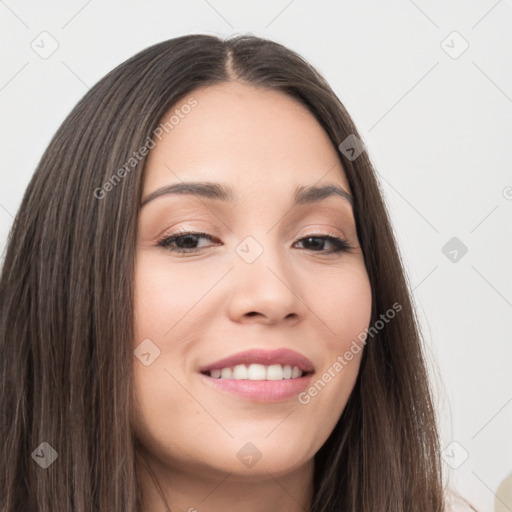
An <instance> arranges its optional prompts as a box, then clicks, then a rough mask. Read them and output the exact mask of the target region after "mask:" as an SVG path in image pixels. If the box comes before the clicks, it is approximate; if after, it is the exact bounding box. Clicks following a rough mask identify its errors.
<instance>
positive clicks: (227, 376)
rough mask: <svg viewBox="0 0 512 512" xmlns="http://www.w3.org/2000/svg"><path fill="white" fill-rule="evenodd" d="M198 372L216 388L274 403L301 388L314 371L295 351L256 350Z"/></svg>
mask: <svg viewBox="0 0 512 512" xmlns="http://www.w3.org/2000/svg"><path fill="white" fill-rule="evenodd" d="M199 373H200V374H201V375H202V376H203V377H204V381H205V382H206V383H207V385H209V386H211V387H212V388H214V389H216V390H219V391H222V392H228V393H232V394H233V393H234V394H237V395H239V396H241V397H243V398H246V399H250V400H252V401H256V402H277V401H281V400H285V399H287V398H290V397H292V396H295V395H297V394H298V393H300V392H301V391H302V390H304V389H305V388H306V386H307V385H308V384H309V382H310V380H311V376H312V375H313V374H314V373H315V370H314V367H313V364H312V363H311V361H310V360H309V359H307V358H306V357H305V356H303V355H302V354H299V353H298V352H295V351H292V350H289V349H278V350H272V351H266V350H257V349H256V350H249V351H246V352H241V353H238V354H235V355H233V356H230V357H227V358H224V359H221V360H219V361H216V362H214V363H211V364H209V365H207V366H205V367H202V368H200V369H199Z"/></svg>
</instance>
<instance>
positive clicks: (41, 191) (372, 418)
mask: <svg viewBox="0 0 512 512" xmlns="http://www.w3.org/2000/svg"><path fill="white" fill-rule="evenodd" d="M234 80H236V81H239V82H242V83H248V84H252V85H254V86H261V87H266V88H272V89H276V90H279V91H282V92H284V93H286V94H288V95H290V96H291V97H293V98H295V99H296V100H297V101H299V102H301V103H302V104H304V105H305V106H306V107H307V108H308V109H309V110H310V111H311V113H312V114H313V115H314V116H315V118H316V119H317V120H318V122H319V123H320V124H321V126H322V127H323V128H324V129H325V131H326V133H327V134H328V136H329V137H330V139H331V141H332V143H333V145H334V146H335V147H336V148H337V147H338V145H339V144H340V143H341V142H343V141H344V140H345V139H346V138H347V137H348V136H350V135H354V136H356V137H358V139H360V140H361V137H360V136H359V134H358V132H357V129H356V127H355V126H354V123H353V122H352V120H351V118H350V116H349V114H348V113H347V111H346V110H345V108H344V106H343V105H342V104H341V102H340V100H339V99H338V98H337V96H336V95H335V94H334V92H333V91H332V90H331V88H330V87H329V85H328V84H327V83H326V81H325V80H324V78H322V76H321V75H320V74H319V73H318V72H317V71H316V70H315V69H314V68H313V67H312V66H311V65H309V64H308V63H307V62H306V61H305V60H304V59H303V58H302V57H300V56H299V55H297V54H296V53H294V52H292V51H291V50H289V49H287V48H285V47H284V46H282V45H280V44H278V43H276V42H273V41H270V40H266V39H262V38H258V37H255V36H252V35H241V36H236V37H231V38H227V39H225V40H222V39H220V38H218V37H214V36H210V35H188V36H183V37H178V38H175V39H171V40H168V41H164V42H162V43H159V44H156V45H154V46H151V47H150V48H147V49H145V50H144V51H141V52H140V53H138V54H137V55H135V56H133V57H132V58H130V59H128V60H127V61H126V62H123V63H122V64H120V65H119V66H117V67H116V68H115V69H114V70H112V71H111V72H110V73H108V74H107V75H106V76H105V77H104V78H103V79H102V80H100V81H99V82H98V83H97V84H96V85H95V86H94V87H93V88H92V89H91V90H90V91H88V93H87V94H86V95H85V96H84V97H83V98H82V99H81V101H80V102H79V103H78V104H77V105H76V107H75V108H74V109H73V111H72V112H71V113H70V114H69V115H68V117H67V118H66V119H65V121H64V122H63V123H62V125H61V126H60V128H59V129H58V131H57V133H56V134H55V136H54V138H53V139H52V141H51V143H50V145H49V147H48V148H47V150H46V152H45V153H44V155H43V157H42V158H41V161H40V162H39V165H38V167H37V170H36V172H35V174H34V176H33V177H32V179H31V181H30V183H29V185H28V187H27V190H26V193H25V195H24V197H23V201H22V203H21V206H20V208H19V211H18V213H17V215H16V218H15V220H14V224H13V226H12V229H11V231H10V234H9V239H8V245H7V250H6V254H5V261H4V265H3V269H2V275H1V281H0V364H1V371H2V377H1V379H2V386H1V390H0V393H1V395H0V400H1V401H0V408H1V415H2V424H1V434H0V446H1V453H0V456H1V460H2V462H1V466H0V488H1V489H4V491H2V496H1V497H0V500H1V501H0V510H1V512H19V511H26V510H32V511H36V510H37V511H40V512H50V511H55V510H58V511H59V512H71V511H76V512H89V511H90V510H101V511H108V512H111V511H121V510H122V511H123V512H136V511H139V510H140V506H141V502H140V498H141V496H140V489H139V483H138V471H137V464H136V450H135V443H136V440H135V439H134V436H133V432H132V431H131V428H130V411H131V410H132V404H133V389H132V373H131V372H132V364H133V358H134V356H133V347H132V345H131V344H130V343H126V340H132V339H133V336H134V330H133V305H134V301H133V277H134V247H135V240H136V232H137V217H138V212H139V208H140V201H141V193H142V182H143V169H144V163H145V159H146V158H145V157H143V158H140V159H137V161H136V163H135V164H134V165H133V169H126V166H125V167H124V169H125V172H124V173H122V174H123V175H122V179H121V177H120V176H119V173H118V178H119V180H118V181H116V182H113V181H112V179H113V171H114V170H116V169H121V168H123V165H124V164H125V163H126V161H127V160H128V159H130V157H132V156H133V155H134V154H135V153H137V152H138V151H139V150H140V148H141V147H143V146H144V145H146V144H147V141H148V138H151V137H153V136H154V131H155V129H156V128H157V126H158V125H159V123H160V121H161V119H162V116H163V115H164V114H165V113H166V112H167V111H168V110H169V109H170V108H171V107H172V106H173V105H175V104H177V103H178V102H179V101H181V100H183V99H184V98H186V97H187V95H190V94H191V93H192V92H193V91H194V90H195V89H196V88H197V87H208V86H210V85H213V84H218V83H222V82H226V81H234ZM338 154H339V158H340V161H341V162H342V165H343V167H344V169H345V172H346V177H347V180H348V183H349V186H350V189H351V191H352V195H353V197H354V202H355V204H354V214H355V222H356V228H357V234H358V238H359V241H360V246H361V248H362V252H363V255H364V259H365V264H366V269H367V272H368V276H369V279H370V283H371V288H372V302H373V304H372V318H371V322H372V324H373V323H374V322H375V321H376V320H378V319H379V314H381V313H382V312H384V311H386V310H388V309H389V308H390V307H391V305H392V304H394V303H399V304H400V305H401V306H402V310H401V311H400V314H397V315H396V317H395V318H394V319H393V321H391V322H389V323H387V325H386V327H385V329H382V330H381V331H380V332H379V333H378V335H376V336H375V337H374V338H372V340H370V341H369V343H368V344H367V346H366V348H365V350H364V352H363V357H362V360H361V366H360V371H359V375H358V378H357V381H356V384H355V387H354V389H353V391H352V394H351V396H350V399H349V401H348V403H347V405H346V407H345V409H344V411H343V413H342V416H341V418H340V420H339V422H338V424H337V425H336V427H335V428H334V430H333V432H332V433H331V435H330V437H329V438H328V440H327V441H326V442H325V444H324V445H323V446H322V447H321V449H320V450H319V451H318V453H317V454H316V455H315V475H314V495H313V504H312V508H311V511H312V512H334V511H355V510H358V511H360V512H363V511H365V512H370V511H371V512H377V511H383V512H384V511H390V510H392V511H393V512H406V511H407V512H409V511H411V510H414V511H422V512H427V511H428V512H440V511H442V510H444V491H443V482H442V476H441V457H440V446H439V439H438V430H437V426H436V422H437V420H436V414H435V410H434V406H433V400H432V396H431V392H430V389H429V384H428V377H427V370H426V365H425V360H424V354H423V349H422V342H421V336H420V331H419V326H418V322H417V320H416V317H415V312H414V309H413V306H412V298H411V294H410V292H409V289H408V285H407V282H406V278H405V274H404V270H403V267H402V263H401V259H400V255H399V252H398V249H397V244H396V241H395V238H394V235H393V232H392V229H391V226H390V221H389V218H388V214H387V212H386V207H385V204H384V202H383V199H382V196H381V192H380V190H379V185H378V183H377V180H376V177H375V172H374V170H373V167H372V163H371V161H370V159H369V156H368V154H367V152H366V151H363V152H362V153H361V154H360V155H359V156H358V157H357V158H355V159H353V158H348V157H347V155H345V154H344V153H343V152H338ZM107 182H109V183H110V184H111V186H110V187H109V192H108V197H103V196H102V194H104V193H98V190H105V184H106V183H107ZM43 442H46V443H48V444H49V445H50V446H51V447H52V448H53V449H54V450H56V452H57V453H58V461H57V463H54V464H51V465H50V466H49V467H48V469H46V470H42V469H41V467H40V466H39V465H38V464H36V463H35V462H34V460H33V458H34V457H35V455H34V451H35V450H36V448H38V447H39V446H40V445H41V443H43ZM38 450H39V451H41V450H43V451H42V452H41V453H44V451H45V450H46V453H44V456H45V457H49V451H48V450H49V447H48V446H47V445H43V446H42V447H41V448H38ZM39 455H40V456H42V455H41V454H39Z"/></svg>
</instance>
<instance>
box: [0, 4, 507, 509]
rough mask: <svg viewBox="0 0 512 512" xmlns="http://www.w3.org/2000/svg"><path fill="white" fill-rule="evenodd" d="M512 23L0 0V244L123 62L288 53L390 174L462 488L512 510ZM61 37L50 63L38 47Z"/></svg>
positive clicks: (383, 10) (470, 7) (500, 14)
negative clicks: (256, 46) (76, 118)
mask: <svg viewBox="0 0 512 512" xmlns="http://www.w3.org/2000/svg"><path fill="white" fill-rule="evenodd" d="M511 22H512V4H511V2H510V0H501V1H496V0H486V1H467V0H466V1H460V0H459V1H451V2H441V1H436V2H427V1H425V0H417V1H415V2H413V1H412V0H390V1H386V2H380V1H378V0H373V1H369V0H366V1H361V0H359V1H355V0H354V1H350V2H348V1H341V2H340V1H334V0H332V1H326V0H324V1H315V2H312V1H306V0H292V1H290V0H276V1H273V2H271V1H259V2H256V1H245V2H235V1H228V0H209V1H206V0H194V1H189V2H184V1H155V0H154V1H127V0H123V1H122V2H121V1H117V2H114V1H99V0H89V1H88V2H87V1H86V0H83V1H75V0H73V1H69V0H67V1H61V2H57V1H47V2H44V3H43V2H36V1H34V0H31V1H28V0H27V1H24V2H15V1H14V0H5V1H0V38H1V44H0V48H1V51H2V65H1V70H0V73H1V74H0V109H1V133H0V140H1V143H2V152H1V155H2V158H1V169H2V170H1V189H0V223H1V228H0V244H1V245H0V249H1V250H2V253H3V250H4V248H5V242H6V238H7V234H8V230H9V228H10V227H11V224H12V221H13V216H14V215H15V213H16V211H17V209H18V206H19V204H20V201H21V198H22V195H23V193H24V190H25V188H26V186H27V184H28V182H29V180H30V178H31V176H32V174H33V172H34V170H35V167H36V165H37V163H38V161H39V158H40V157H41V155H42V153H43V151H44V149H45V148H46V146H47V145H48V143H49V141H50V139H51V137H52V136H53V134H54V132H55V131H56V129H57V128H58V126H59V125H60V123H61V122H62V121H63V120H64V118H65V116H66V115H67V114H68V113H69V112H70V110H71V109H72V108H73V107H74V105H75V104H76V103H77V101H78V100H79V99H80V98H81V97H82V96H83V95H84V93H85V92H86V91H87V90H88V89H89V88H90V87H91V86H92V85H93V84H95V83H96V82H97V81H98V80H100V79H101V78H102V77H103V76H104V75H105V74H106V73H107V72H108V71H110V70H111V69H112V68H114V67H115V66H116V65H118V64H119V63H121V62H122V61H124V60H125V59H127V58H129V57H131V56H132V55H134V54H135V53H137V52H139V51H140V50H142V49H144V48H146V47H148V46H150V45H152V44H154V43H157V42H160V41H163V40H166V39H170V38H173V37H177V36H180V35H184V34H189V33H207V34H217V35H223V36H227V35H230V34H234V33H244V32H251V33H254V34H255V35H259V36H264V37H269V38H271V39H274V40H275V41H278V42H280V43H283V44H285V45H286V46H288V47H290V48H291V49H293V50H296V51H297V52H298V53H300V54H301V55H303V56H304V57H305V58H306V59H307V60H309V62H311V63H312V64H313V65H314V66H315V67H316V68H317V69H318V70H319V71H320V72H321V73H322V74H323V75H324V76H325V77H326V78H327V80H328V82H329V83H330V84H331V86H332V87H333V89H334V90H335V92H336V93H337V94H338V96H339V97H340V99H341V100H342V102H344V104H345V106H346V107H347V109H348V111H349V112H350V114H351V115H352V116H353V118H354V120H355V122H356V125H357V126H358V128H359V130H360V132H361V135H362V137H363V139H364V141H365V143H366V144H367V147H368V149H369V153H370V156H371V158H372V159H373V161H374V163H375V165H376V168H377V170H378V172H379V180H380V182H381V185H382V191H383V194H384V196H385V199H386V203H387V204H388V207H389V210H390V214H391V216H392V221H393V224H394V227H395V230H396V234H397V237H398V240H399V243H400V249H401V252H402V254H403V257H404V261H405V264H406V267H407V273H408V278H409V280H410V283H411V287H412V288H413V289H414V298H415V301H416V305H417V308H418V312H419V315H420V318H421V322H422V326H423V330H424V337H425V340H426V343H427V347H428V349H427V350H428V352H429V354H430V356H429V357H430V361H431V364H432V365H434V366H435V367H436V368H438V370H439V371H438V370H435V371H432V377H433V380H434V382H435V385H436V387H435V389H436V395H437V397H438V398H437V399H438V407H439V411H440V415H441V418H442V435H443V447H448V449H447V450H446V451H445V460H446V463H447V464H449V465H450V466H452V467H455V466H458V467H456V469H453V470H451V477H450V478H451V481H452V482H454V484H455V485H456V486H457V488H458V489H459V490H460V491H461V492H462V494H463V495H465V496H466V497H467V498H469V499H470V500H472V501H473V503H474V504H475V505H477V506H478V507H479V508H480V510H481V511H500V512H501V511H508V510H510V511H512V376H511V375H512V373H511V371H510V366H511V361H512V348H511V336H510V331H511V327H512V279H511V271H510V265H511V262H512V237H511V233H512V229H511V228H512V173H511V163H512V150H511V148H512V140H511V136H512V65H511V64H512V30H511ZM44 31H46V32H48V33H49V34H50V35H51V36H47V35H43V36H40V34H41V32H44ZM454 31H455V32H458V34H460V36H458V35H456V34H455V35H454V34H453V32H454ZM42 38H46V39H45V40H44V42H41V40H42ZM50 38H53V39H55V40H56V41H57V43H58V48H57V50H56V51H55V52H54V53H53V54H52V55H50V56H49V57H48V58H46V59H43V58H41V57H40V56H39V55H38V54H37V53H36V52H35V51H34V50H33V49H32V47H31V45H34V46H36V45H39V47H42V46H43V44H44V46H45V48H47V49H48V48H50V44H51V39H50ZM464 40H465V41H466V42H467V44H469V47H468V49H467V50H466V51H465V52H464V53H462V54H461V55H460V56H457V54H458V52H460V51H461V50H462V49H463V48H464V44H465V43H464ZM443 41H444V43H443ZM449 53H451V56H450V54H449ZM454 56H457V58H453V57H454ZM507 187H508V188H507ZM454 236H456V237H457V238H458V239H460V241H462V242H463V243H464V244H465V246H467V248H468V252H467V254H465V255H464V256H462V257H460V254H461V253H460V251H459V253H457V254H458V256H457V258H458V260H457V261H456V262H453V261H450V259H449V258H448V257H447V256H445V254H443V252H442V248H443V246H444V245H445V244H446V243H447V242H448V240H450V239H451V238H452V237H454ZM452 254H453V253H452ZM453 441H456V442H457V443H458V444H455V445H453V444H452V445H451V446H449V445H450V443H452V442H453ZM465 457H467V459H466V460H464V459H465ZM447 467H448V466H447ZM496 494H498V497H496Z"/></svg>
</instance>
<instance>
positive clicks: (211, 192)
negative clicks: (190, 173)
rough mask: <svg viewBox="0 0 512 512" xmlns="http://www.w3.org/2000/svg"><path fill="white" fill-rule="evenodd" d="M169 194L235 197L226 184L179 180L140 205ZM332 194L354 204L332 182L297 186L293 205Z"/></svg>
mask: <svg viewBox="0 0 512 512" xmlns="http://www.w3.org/2000/svg"><path fill="white" fill-rule="evenodd" d="M169 194H181V195H193V196H200V197H204V198H206V199H214V200H217V201H227V202H234V201H235V200H236V198H237V197H236V194H235V193H234V191H233V189H232V188H231V187H229V186H227V185H221V184H220V183H211V182H202V181H199V182H198V181H195V182H181V183H176V184H173V185H167V186H165V187H161V188H158V189H156V190H155V191H153V192H151V194H149V195H148V196H147V197H146V198H145V199H143V200H142V203H141V205H140V207H141V208H142V207H143V206H145V205H146V204H148V203H149V202H150V201H153V200H154V199H156V198H157V197H161V196H164V195H169ZM332 196H334V197H341V198H343V199H344V200H346V201H348V202H349V203H350V205H351V206H354V199H353V197H352V196H351V195H350V194H349V193H348V192H347V191H345V190H343V189H341V188H339V187H337V186H336V185H334V184H332V183H329V184H327V185H322V186H314V185H311V186H298V187H297V188H296V189H295V192H294V195H293V206H300V205H307V204H312V203H317V202H320V201H323V200H325V199H327V198H329V197H332Z"/></svg>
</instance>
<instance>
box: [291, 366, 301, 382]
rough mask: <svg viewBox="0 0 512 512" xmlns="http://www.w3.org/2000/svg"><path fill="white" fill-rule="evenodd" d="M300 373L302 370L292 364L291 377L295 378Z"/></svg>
mask: <svg viewBox="0 0 512 512" xmlns="http://www.w3.org/2000/svg"><path fill="white" fill-rule="evenodd" d="M301 374H302V372H301V371H300V370H299V369H298V368H297V367H296V366H294V367H293V370H292V379H296V378H297V377H300V376H301Z"/></svg>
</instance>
